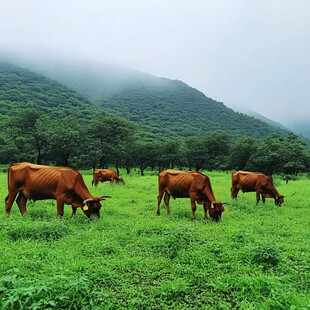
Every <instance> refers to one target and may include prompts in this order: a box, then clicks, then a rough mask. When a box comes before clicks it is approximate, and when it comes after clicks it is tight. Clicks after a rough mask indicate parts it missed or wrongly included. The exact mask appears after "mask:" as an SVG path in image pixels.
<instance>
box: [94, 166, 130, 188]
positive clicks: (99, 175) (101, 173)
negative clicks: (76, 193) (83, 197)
mask: <svg viewBox="0 0 310 310" xmlns="http://www.w3.org/2000/svg"><path fill="white" fill-rule="evenodd" d="M106 181H110V183H113V182H116V183H122V184H124V185H125V182H124V180H123V179H122V178H120V177H119V176H118V175H117V172H116V171H114V170H109V169H96V170H94V172H93V180H92V185H95V186H97V185H98V183H99V182H106Z"/></svg>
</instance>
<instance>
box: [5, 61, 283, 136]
mask: <svg viewBox="0 0 310 310" xmlns="http://www.w3.org/2000/svg"><path fill="white" fill-rule="evenodd" d="M10 62H11V63H13V62H14V63H16V64H18V66H19V67H16V68H15V69H12V70H13V71H14V70H15V71H16V70H18V71H19V73H20V74H21V75H24V78H23V80H24V82H25V83H24V84H23V82H22V81H20V80H18V82H17V83H15V84H14V83H13V84H12V82H10V83H11V84H10V83H7V84H6V86H4V88H5V87H7V90H6V91H8V89H10V88H11V89H12V85H15V86H14V87H17V86H16V85H19V86H18V87H20V83H22V84H23V87H24V88H25V89H26V88H28V90H27V93H28V95H29V96H30V97H29V98H32V99H31V100H30V99H29V98H24V99H25V100H23V104H24V105H26V104H30V102H33V101H35V102H36V104H37V105H38V106H41V108H42V107H44V108H45V109H49V113H57V112H56V111H57V109H58V108H57V107H56V106H57V104H56V102H57V101H58V100H59V101H61V102H62V103H61V104H63V102H65V103H66V104H68V106H67V108H66V109H67V111H68V112H67V113H72V111H75V113H78V110H81V111H84V112H83V113H82V114H85V109H86V110H87V109H88V108H91V109H94V108H95V109H97V110H98V109H99V111H105V112H107V113H109V114H112V115H117V116H120V117H123V118H125V119H128V120H130V121H133V122H135V123H137V124H138V125H139V128H140V129H141V130H142V131H144V132H147V133H150V135H151V136H152V135H164V136H170V137H171V136H172V137H173V136H174V137H177V136H182V137H187V136H201V135H204V134H205V133H207V132H210V131H215V130H224V131H225V132H227V133H230V134H231V135H232V136H244V135H249V136H253V137H255V138H265V137H266V136H268V135H270V134H271V133H278V134H279V135H287V133H288V132H287V131H286V130H284V129H283V128H279V127H275V126H272V125H270V124H267V123H266V122H263V121H261V120H258V119H256V118H254V117H252V116H248V115H246V114H243V113H239V112H235V111H234V110H232V109H230V108H228V107H226V106H225V105H224V104H223V103H221V102H217V101H215V100H213V99H211V98H208V97H207V96H205V95H204V94H203V93H202V92H200V91H198V90H197V89H194V88H192V87H190V86H188V85H187V84H185V83H183V82H182V81H177V80H170V79H167V78H158V77H155V76H152V75H150V74H146V73H141V72H138V71H134V70H130V69H127V68H120V67H117V66H113V65H106V64H100V63H91V62H72V61H71V62H70V61H68V62H64V61H55V60H50V59H49V60H48V59H46V60H41V61H35V60H29V59H23V58H19V59H18V58H16V59H12V60H11V61H10ZM21 67H23V69H22V68H21ZM12 68H13V67H12ZM17 68H18V69H17ZM34 72H36V73H34ZM7 74H9V73H8V72H7ZM14 74H15V73H14ZM35 74H37V75H36V78H37V79H38V77H40V79H41V80H42V83H43V84H44V83H46V82H47V81H48V80H49V81H50V82H49V83H50V84H49V85H50V86H49V91H50V95H51V96H53V95H52V94H53V93H54V94H55V93H56V94H59V90H57V89H59V87H62V88H63V89H66V90H67V91H68V93H67V95H66V98H67V99H64V98H63V97H61V96H60V97H59V98H58V99H53V100H50V99H48V98H46V90H45V88H44V87H41V88H40V87H38V85H37V88H36V90H35V91H34V90H33V89H32V88H31V84H29V83H28V82H27V81H28V80H31V79H34V76H35ZM27 75H28V78H27V77H26V76H27ZM51 79H52V80H51ZM61 85H62V86H61ZM14 87H13V88H14ZM29 87H30V88H29ZM53 88H55V89H54V90H53ZM25 89H24V90H25ZM56 90H57V91H56ZM17 92H18V91H17ZM69 93H70V94H72V98H75V100H74V101H76V100H78V101H79V102H78V103H77V102H75V103H70V100H71V99H68V97H70V96H71V95H70V94H69ZM35 97H36V98H37V99H38V98H40V100H35V99H34V98H35ZM0 100H1V99H0ZM2 100H3V99H2ZM82 103H83V104H82ZM58 104H60V103H59V102H58ZM81 104H82V105H81ZM70 105H71V106H73V107H74V109H72V107H69V106H70ZM19 108H20V107H19ZM54 108H55V110H56V111H53V112H52V110H53V109H54ZM86 114H87V113H86ZM88 114H89V113H88Z"/></svg>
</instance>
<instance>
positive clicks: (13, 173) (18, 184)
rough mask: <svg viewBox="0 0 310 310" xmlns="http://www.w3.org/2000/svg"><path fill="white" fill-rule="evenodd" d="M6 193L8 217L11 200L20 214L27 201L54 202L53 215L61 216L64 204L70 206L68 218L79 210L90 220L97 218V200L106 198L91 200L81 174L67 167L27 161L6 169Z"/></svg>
mask: <svg viewBox="0 0 310 310" xmlns="http://www.w3.org/2000/svg"><path fill="white" fill-rule="evenodd" d="M8 190H9V193H8V195H7V197H6V198H5V211H6V213H7V214H8V215H9V214H10V212H11V208H12V204H13V202H14V201H15V198H16V196H17V195H18V197H17V199H16V203H17V205H18V207H19V210H20V212H21V214H22V215H23V214H25V213H26V212H27V209H26V203H27V200H28V199H31V200H34V201H35V200H45V199H55V200H56V202H57V214H58V216H63V213H64V204H65V203H66V204H69V205H71V206H72V215H74V214H75V213H76V209H77V208H82V210H83V212H84V213H85V215H86V216H87V217H88V218H90V217H93V216H97V217H100V208H101V203H100V201H101V200H105V198H107V197H109V196H101V197H94V196H92V195H91V194H90V192H89V191H88V189H87V187H86V185H85V183H84V180H83V177H82V175H81V174H80V173H79V172H78V171H76V170H74V169H71V168H67V167H49V166H42V165H35V164H31V163H27V162H23V163H16V164H13V165H11V166H10V167H9V170H8Z"/></svg>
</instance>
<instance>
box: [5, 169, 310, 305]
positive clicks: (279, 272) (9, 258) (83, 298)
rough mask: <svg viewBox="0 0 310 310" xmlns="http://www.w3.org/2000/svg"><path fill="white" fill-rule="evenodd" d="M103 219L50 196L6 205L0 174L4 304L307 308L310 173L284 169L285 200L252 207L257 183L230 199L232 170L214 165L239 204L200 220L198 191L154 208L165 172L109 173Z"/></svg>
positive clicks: (100, 191) (221, 189)
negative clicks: (192, 197) (289, 177)
mask: <svg viewBox="0 0 310 310" xmlns="http://www.w3.org/2000/svg"><path fill="white" fill-rule="evenodd" d="M83 174H84V178H85V181H86V184H87V185H89V189H90V191H91V192H92V193H93V194H94V195H98V196H99V195H111V196H112V198H111V199H108V200H106V201H105V202H103V208H102V211H101V219H100V220H99V221H97V220H95V221H92V222H89V221H88V220H87V218H86V217H85V215H84V214H83V213H82V211H81V210H78V211H77V215H76V217H75V218H71V207H70V206H67V207H66V208H65V215H64V217H63V218H62V219H58V218H56V204H55V201H53V200H46V201H37V202H35V203H33V202H30V203H28V214H27V215H26V216H25V217H21V215H20V213H19V210H18V207H17V205H16V204H14V205H13V208H12V212H11V216H10V217H6V216H5V215H4V202H3V201H4V198H5V196H6V195H7V185H6V183H7V180H6V174H5V173H1V174H0V184H2V186H1V187H0V199H2V200H1V201H2V202H3V209H2V210H3V211H2V212H1V213H0V230H1V234H0V248H1V255H0V260H1V264H0V271H1V273H0V274H1V276H0V305H1V309H309V308H310V293H309V292H310V278H309V275H310V258H309V253H310V242H309V240H310V230H309V223H310V199H309V195H308V189H309V182H310V181H309V180H308V179H306V178H299V179H298V180H296V181H290V182H289V183H288V184H285V182H284V181H282V180H281V179H280V178H276V179H275V184H276V186H277V188H278V190H279V192H280V193H281V194H283V195H285V196H286V198H285V204H284V205H283V206H282V207H276V206H275V205H274V203H273V200H271V199H267V201H266V204H265V205H263V204H262V203H260V204H259V206H255V193H247V194H243V193H240V194H239V199H238V200H237V201H231V199H230V173H225V172H208V173H207V174H208V175H209V176H210V178H211V182H212V186H213V190H214V193H215V196H216V198H217V200H220V201H226V202H228V203H230V205H228V206H226V210H225V212H224V213H223V215H222V221H221V222H220V223H218V224H217V223H214V222H212V221H206V222H204V220H203V210H202V206H198V207H197V211H196V221H191V210H190V203H189V199H177V200H171V214H170V215H169V216H168V215H167V214H166V211H165V209H164V206H162V210H161V211H162V212H161V215H160V216H157V215H156V207H157V206H156V198H157V173H154V172H147V173H146V175H145V176H143V177H141V176H139V174H138V172H137V171H134V172H133V173H132V174H131V175H129V176H127V175H125V173H124V172H123V173H122V176H123V177H124V179H125V182H126V185H125V186H123V185H117V184H113V185H110V184H109V183H100V184H99V186H98V188H94V187H91V185H90V184H91V179H92V177H91V173H90V172H89V171H85V172H83Z"/></svg>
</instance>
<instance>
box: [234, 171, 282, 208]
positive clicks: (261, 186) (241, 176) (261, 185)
mask: <svg viewBox="0 0 310 310" xmlns="http://www.w3.org/2000/svg"><path fill="white" fill-rule="evenodd" d="M231 177H232V180H231V181H232V186H231V198H233V199H237V196H238V192H239V190H242V192H256V205H257V204H258V203H259V200H260V196H262V201H263V203H265V199H266V198H273V199H274V203H275V205H277V206H280V205H281V204H282V203H283V202H284V196H283V195H280V194H279V192H278V191H277V189H276V187H275V186H274V184H273V181H272V178H271V176H268V175H265V174H263V173H259V172H249V171H241V170H239V171H237V172H234V173H233V174H232V176H231Z"/></svg>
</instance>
